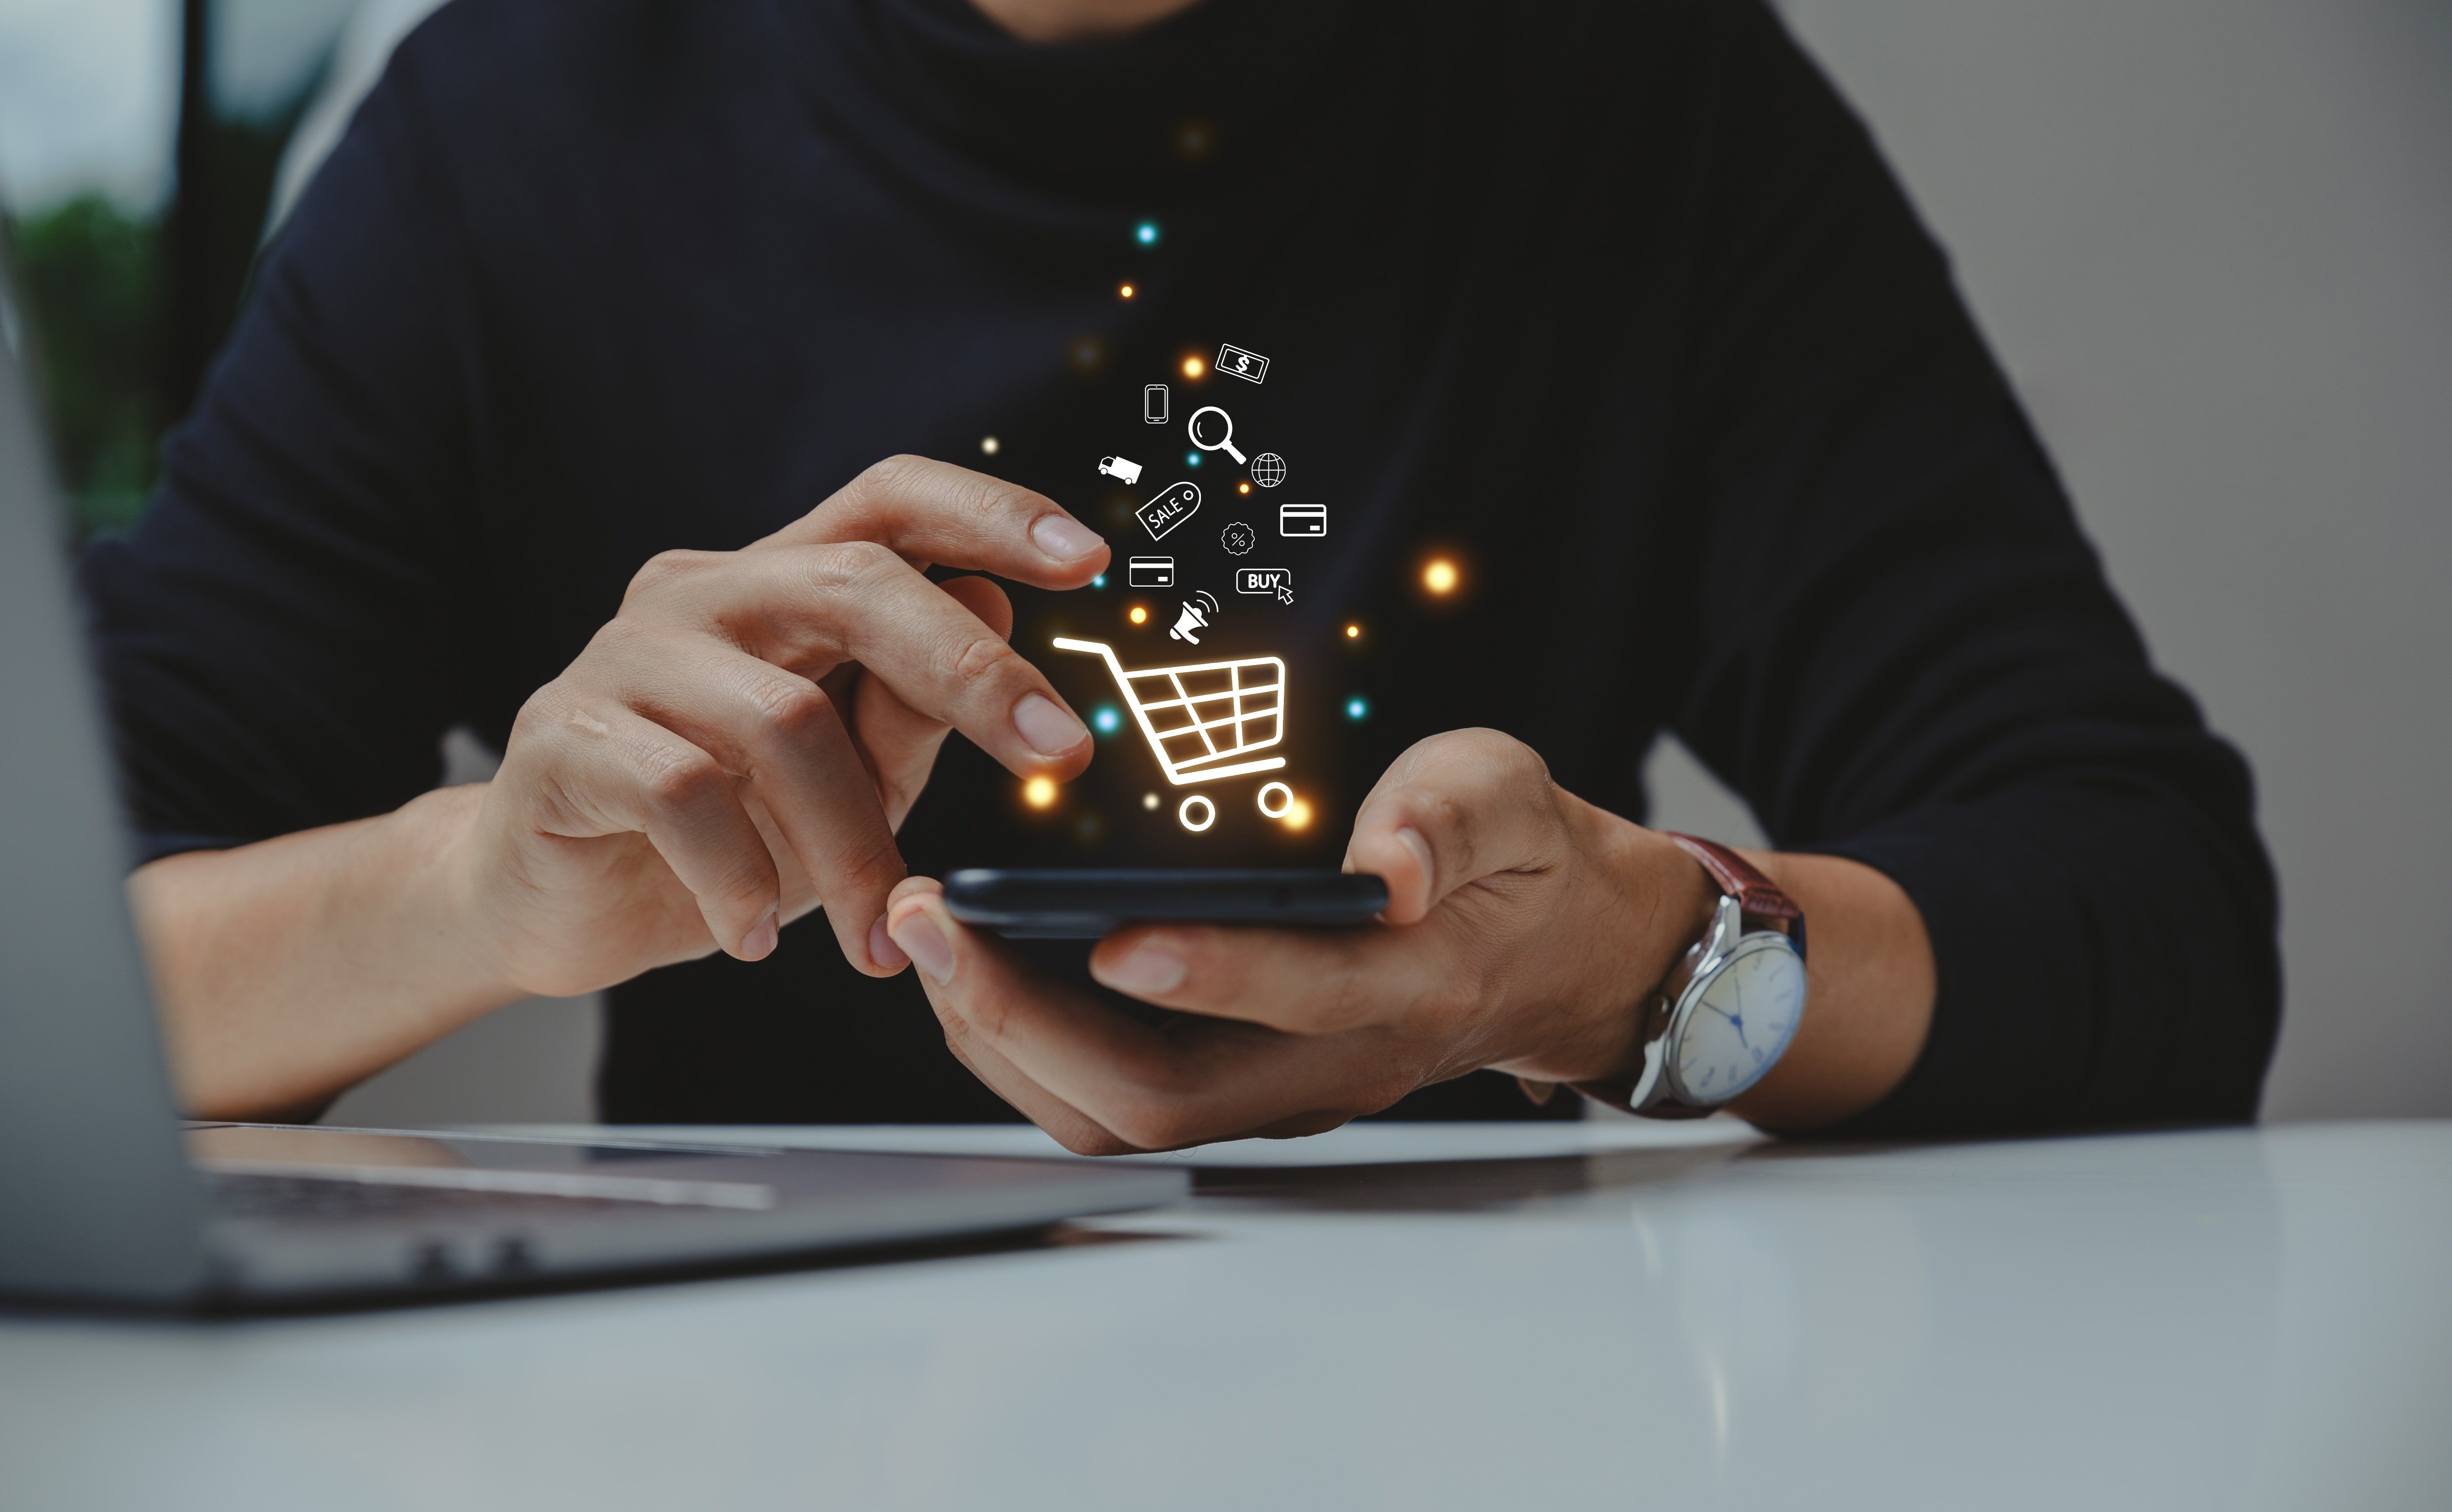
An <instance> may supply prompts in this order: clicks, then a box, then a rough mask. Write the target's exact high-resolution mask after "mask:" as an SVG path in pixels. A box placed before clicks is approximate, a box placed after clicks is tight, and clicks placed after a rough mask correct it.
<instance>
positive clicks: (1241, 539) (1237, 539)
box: [1217, 520, 1260, 556]
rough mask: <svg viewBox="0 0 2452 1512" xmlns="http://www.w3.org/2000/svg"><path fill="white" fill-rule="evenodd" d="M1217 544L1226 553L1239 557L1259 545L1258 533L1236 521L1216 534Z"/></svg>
mask: <svg viewBox="0 0 2452 1512" xmlns="http://www.w3.org/2000/svg"><path fill="white" fill-rule="evenodd" d="M1217 544H1218V545H1219V546H1222V547H1225V548H1226V549H1227V550H1228V551H1230V552H1232V553H1234V554H1235V555H1236V556H1241V555H1242V554H1243V553H1244V552H1246V551H1249V550H1250V549H1252V547H1256V546H1258V545H1259V544H1260V532H1259V531H1257V530H1255V529H1253V528H1252V527H1250V526H1248V525H1246V524H1244V523H1243V522H1242V521H1240V520H1236V521H1234V522H1232V523H1230V524H1229V525H1228V526H1227V527H1226V528H1225V529H1223V530H1220V531H1218V532H1217Z"/></svg>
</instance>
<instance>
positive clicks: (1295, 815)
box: [1285, 798, 1311, 829]
mask: <svg viewBox="0 0 2452 1512" xmlns="http://www.w3.org/2000/svg"><path fill="white" fill-rule="evenodd" d="M1285 826H1286V827H1287V828H1288V829H1309V828H1310V827H1311V805H1309V804H1307V803H1304V802H1303V801H1302V800H1301V799H1299V798H1297V799H1295V801H1294V804H1293V805H1292V806H1290V807H1288V808H1287V809H1286V817H1285Z"/></svg>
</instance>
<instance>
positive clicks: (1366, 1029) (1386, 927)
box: [887, 729, 1714, 1154]
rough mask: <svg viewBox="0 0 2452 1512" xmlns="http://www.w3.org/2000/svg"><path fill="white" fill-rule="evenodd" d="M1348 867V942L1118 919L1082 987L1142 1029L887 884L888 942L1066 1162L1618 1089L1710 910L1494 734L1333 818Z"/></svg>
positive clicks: (1315, 933)
mask: <svg viewBox="0 0 2452 1512" xmlns="http://www.w3.org/2000/svg"><path fill="white" fill-rule="evenodd" d="M1346 869H1348V870H1350V871H1360V872H1368V873H1372V874H1374V875H1376V876H1378V877H1380V878H1382V879H1383V880H1385V881H1386V883H1387V884H1388V906H1387V909H1386V910H1385V911H1384V912H1383V913H1382V914H1381V915H1380V921H1379V922H1378V923H1376V924H1374V925H1367V926H1365V927H1363V928H1360V929H1338V930H1309V929H1254V928H1234V927H1225V926H1214V925H1132V926H1130V927H1127V928H1124V929H1121V930H1118V931H1117V932H1116V933H1115V934H1112V935H1110V936H1108V937H1107V938H1106V939H1104V940H1102V941H1100V942H1099V943H1098V945H1097V948H1096V949H1095V950H1094V951H1093V952H1092V954H1091V958H1090V968H1091V974H1092V975H1093V976H1094V977H1096V978H1097V980H1098V981H1099V982H1101V983H1103V984H1105V985H1108V986H1110V987H1113V988H1115V989H1116V990H1117V991H1120V992H1123V993H1126V994H1128V995H1129V996H1132V997H1134V998H1137V999H1139V1000H1141V1001H1142V1002H1145V1003H1150V1004H1154V1005H1157V1006H1160V1007H1165V1008H1173V1009H1177V1010H1178V1012H1179V1013H1180V1015H1181V1016H1180V1017H1177V1018H1175V1019H1172V1020H1169V1021H1167V1022H1166V1023H1164V1024H1163V1025H1158V1026H1155V1027H1154V1026H1151V1025H1147V1024H1143V1023H1141V1022H1140V1021H1138V1020H1137V1019H1135V1018H1133V1017H1131V1016H1129V1015H1127V1014H1124V1013H1122V1012H1119V1011H1117V1009H1116V1008H1114V1007H1112V1006H1110V1005H1106V1004H1102V1003H1099V1002H1097V1001H1096V1000H1094V999H1093V998H1091V997H1089V996H1088V995H1086V994H1084V993H1081V992H1079V991H1077V990H1075V989H1073V988H1071V987H1068V986H1065V985H1061V984H1058V983H1056V982H1053V981H1051V980H1049V979H1048V978H1047V977H1045V976H1044V975H1042V974H1040V973H1038V972H1036V971H1034V970H1032V969H1031V968H1030V967H1029V966H1028V965H1025V964H1024V963H1023V962H1022V961H1021V960H1020V958H1019V957H1018V955H1016V954H1015V953H1014V952H1013V951H1011V950H1010V949H1008V948H1006V947H1005V946H1004V945H1003V944H1002V943H1001V942H999V941H998V940H996V939H995V938H993V937H991V936H988V935H985V934H981V933H978V932H975V931H972V930H969V929H966V928H964V927H963V926H962V925H959V924H958V923H956V922H955V921H954V919H953V917H952V916H951V915H950V914H949V913H947V912H946V910H945V905H944V899H943V896H942V893H941V891H940V889H939V886H938V885H937V884H936V883H935V882H933V881H930V880H928V879H926V878H920V877H914V878H911V879H910V880H909V881H907V882H905V883H903V884H902V885H901V886H900V887H899V888H897V889H896V891H895V893H894V896H893V899H892V901H891V903H890V904H889V905H888V912H887V928H888V931H889V932H890V933H891V934H892V935H893V937H894V939H895V942H896V943H897V944H899V945H900V946H901V947H902V949H903V951H904V952H905V953H906V954H908V955H909V956H910V957H911V959H912V960H913V962H914V963H915V964H916V965H918V967H919V969H920V981H921V983H922V985H924V986H925V987H926V989H927V993H928V999H929V1001H930V1003H932V1004H933V1005H935V1007H936V1010H937V1017H938V1018H939V1021H941V1022H942V1024H943V1025H944V1028H945V1037H946V1042H947V1043H948V1044H950V1045H951V1046H952V1047H953V1050H954V1053H955V1054H956V1055H958V1056H959V1057H960V1058H961V1059H962V1061H963V1063H964V1064H967V1065H969V1066H970V1067H971V1069H972V1070H973V1071H975V1072H977V1073H978V1074H979V1078H980V1079H981V1080H982V1081H984V1082H986V1083H987V1084H988V1085H989V1086H991V1087H993V1088H995V1090H996V1091H997V1092H998V1093H999V1094H1000V1095H1001V1096H1003V1097H1004V1098H1005V1099H1006V1100H1007V1101H1008V1102H1010V1103H1012V1104H1014V1105H1015V1106H1016V1107H1018V1108H1019V1109H1021V1111H1022V1112H1023V1113H1025V1114H1027V1115H1028V1116H1029V1117H1030V1118H1031V1119H1033V1120H1034V1121H1035V1122H1037V1123H1038V1124H1039V1125H1040V1126H1041V1127H1043V1128H1045V1129H1046V1130H1047V1131H1048V1132H1049V1133H1050V1134H1053V1135H1054V1136H1055V1137H1056V1138H1057V1139H1058V1141H1060V1142H1061V1143H1062V1144H1064V1145H1065V1146H1066V1147H1067V1148H1069V1149H1073V1150H1077V1151H1079V1152H1081V1153H1083V1154H1120V1153H1124V1152H1127V1151H1131V1150H1148V1149H1172V1148H1177V1147H1179V1146H1182V1145H1187V1144H1203V1143H1206V1142H1209V1141H1212V1140H1222V1139H1236V1138H1245V1137H1252V1136H1268V1137H1292V1136H1295V1135H1302V1134H1315V1133H1318V1132H1320V1131H1322V1130H1325V1129H1331V1128H1335V1126H1337V1125H1338V1124H1343V1123H1345V1122H1346V1121H1347V1120H1349V1119H1353V1118H1355V1117H1358V1116H1360V1115H1362V1114H1365V1113H1373V1112H1376V1111H1378V1110H1379V1109H1381V1108H1384V1107H1386V1106H1388V1105H1389V1104H1393V1103H1394V1102H1395V1101H1396V1100H1397V1099H1399V1098H1401V1097H1403V1096H1404V1095H1405V1094H1407V1093H1408V1092H1411V1091H1413V1090H1414V1089H1415V1088H1417V1087H1422V1086H1428V1085H1430V1084H1433V1083H1435V1082H1444V1081H1447V1080H1449V1079H1450V1078H1453V1077H1457V1076H1462V1075H1464V1074H1465V1073H1467V1072H1469V1071H1473V1070H1477V1069H1480V1068H1482V1067H1485V1066H1489V1067H1494V1068H1496V1069H1498V1070H1501V1071H1505V1072H1508V1073H1511V1074H1513V1075H1515V1076H1519V1077H1522V1078H1524V1079H1525V1080H1526V1081H1527V1082H1528V1083H1533V1084H1539V1083H1555V1082H1578V1081H1612V1080H1626V1079H1628V1078H1630V1077H1631V1073H1632V1070H1633V1068H1634V1066H1635V1065H1636V1064H1638V1063H1639V1060H1640V1047H1639V1045H1638V1044H1637V1043H1636V1035H1637V1024H1638V1019H1639V1017H1640V1014H1639V1012H1638V1008H1639V1005H1641V1004H1642V1003H1643V1002H1644V1001H1645V1000H1646V999H1648V997H1649V996H1650V994H1651V992H1652V990H1653V989H1654V987H1655V986H1656V985H1658V983H1659V982H1660V981H1661V979H1662V978H1664V977H1665V976H1667V975H1668V972H1669V968H1670V966H1671V965H1672V964H1673V962H1674V961H1675V958H1676V956H1677V955H1678V953H1679V952H1681V951H1683V950H1684V949H1685V948H1686V946H1687V945H1690V944H1691V942H1692V941H1693V940H1695V939H1696V938H1697V937H1698V936H1699V935H1700V934H1701V933H1702V930H1703V928H1704V926H1705V925H1706V924H1707V923H1708V921H1709V919H1710V910H1711V905H1712V900H1713V896H1714V889H1713V888H1712V887H1711V885H1710V883H1709V881H1708V879H1707V878H1706V877H1705V875H1704V873H1703V871H1702V869H1701V868H1700V867H1699V866H1697V865H1694V863H1693V862H1692V861H1691V860H1690V859H1688V858H1687V857H1686V856H1685V854H1684V853H1683V852H1681V851H1679V850H1678V849H1677V848H1676V847H1675V846H1672V845H1671V844H1670V843H1669V841H1667V840H1666V839H1664V838H1663V837H1661V836H1660V835H1657V834H1655V833H1653V832H1652V831H1651V830H1648V829H1645V828H1643V827H1641V826H1637V825H1634V824H1631V823H1629V822H1628V821H1626V820H1624V819H1621V818H1618V817H1617V816H1616V815H1614V814H1611V813H1609V812H1607V811H1605V810H1602V809H1599V808H1596V807H1594V806H1592V805H1590V804H1587V803H1585V802H1584V801H1583V800H1581V799H1579V798H1577V797H1575V796H1574V795H1573V794H1572V793H1570V792H1567V791H1566V790H1565V789H1563V788H1561V787H1559V786H1557V785H1556V784H1555V783H1553V782H1552V781H1551V779H1550V773H1549V769H1548V767H1547V766H1544V765H1543V764H1542V761H1541V759H1540V758H1539V757H1538V756H1537V755H1535V754H1534V753H1533V752H1532V749H1531V748H1530V747H1529V746H1525V745H1523V744H1522V743H1521V742H1519V741H1516V740H1513V739H1511V738H1510V737H1508V736H1505V735H1502V734H1499V733H1498V732H1496V731H1494V730H1486V729H1471V730H1457V731H1453V732H1451V733H1448V734H1445V735H1439V736H1434V737H1433V738H1432V739H1429V740H1426V741H1423V742H1422V743H1420V744H1419V745H1417V746H1414V747H1413V748H1412V749H1411V750H1409V751H1407V752H1406V753H1405V754H1404V755H1403V756H1401V757H1399V758H1398V759H1397V761H1396V763H1395V765H1394V766H1391V767H1390V768H1389V769H1388V772H1387V774H1386V775H1385V776H1383V777H1381V778H1380V780H1379V783H1378V786H1375V787H1374V788H1373V789H1372V792H1371V795H1370V796H1369V797H1368V798H1367V799H1365V800H1364V802H1363V805H1362V807H1361V810H1360V812H1359V813H1358V814H1357V815H1356V816H1355V826H1354V838H1353V841H1352V843H1351V845H1350V846H1348V847H1347V851H1346Z"/></svg>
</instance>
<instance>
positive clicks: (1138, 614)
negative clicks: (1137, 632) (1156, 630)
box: [1126, 604, 1149, 625]
mask: <svg viewBox="0 0 2452 1512" xmlns="http://www.w3.org/2000/svg"><path fill="white" fill-rule="evenodd" d="M1126 618H1128V619H1130V620H1131V621H1132V622H1133V623H1134V624H1135V625H1147V624H1148V623H1149V610H1147V609H1145V608H1142V607H1140V606H1139V605H1137V604H1136V605H1134V606H1133V612H1132V613H1131V614H1130V615H1128V616H1126Z"/></svg>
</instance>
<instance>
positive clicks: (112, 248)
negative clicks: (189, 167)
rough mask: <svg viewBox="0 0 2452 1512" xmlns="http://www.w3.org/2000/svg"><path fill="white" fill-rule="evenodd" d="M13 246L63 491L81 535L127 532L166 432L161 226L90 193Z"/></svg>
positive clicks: (31, 223)
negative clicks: (161, 400) (161, 377)
mask: <svg viewBox="0 0 2452 1512" xmlns="http://www.w3.org/2000/svg"><path fill="white" fill-rule="evenodd" d="M13 241H14V244H15V246H14V258H15V264H16V272H17V283H18V288H19V292H20V295H21V297H22V299H23V302H24V308H25V312H26V320H27V323H28V325H29V326H30V327H31V328H32V329H31V335H32V338H33V341H32V345H33V350H34V355H35V362H36V365H37V368H38V370H39V372H40V375H41V379H42V386H43V391H44V394H45V396H46V398H47V400H48V402H49V410H50V421H51V448H52V457H53V462H54V465H55V466H56V467H57V468H58V469H59V474H60V479H59V481H60V487H62V488H63V489H64V490H65V491H66V492H67V494H68V496H69V507H70V508H71V510H72V512H73V514H74V516H75V520H76V525H77V528H78V530H79V532H80V533H83V532H87V531H91V530H96V529H112V528H118V527H125V526H127V525H128V524H129V523H130V522H132V521H134V520H135V518H136V516H137V515H138V514H139V513H141V512H143V510H144V507H145V500H146V496H147V495H148V493H149V492H150V491H151V490H152V487H153V475H154V471H155V467H156V453H157V451H158V440H159V437H160V434H161V429H162V421H161V416H160V413H159V405H158V403H157V400H156V394H157V392H158V388H159V385H158V382H157V374H158V372H159V369H160V352H161V340H160V330H161V304H162V299H161V277H160V264H161V256H160V247H161V232H160V228H159V225H158V223H157V222H156V221H155V220H154V219H153V218H151V217H149V216H135V215H130V214H129V213H128V212H127V211H125V210H123V209H120V208H119V207H118V206H116V205H113V204H112V203H111V202H110V201H109V200H108V199H105V198H103V197H102V196H100V195H91V194H89V195H82V196H80V197H78V198H76V199H72V200H69V201H68V202H67V203H65V204H62V205H59V206H56V207H54V208H52V209H48V210H45V211H42V212H41V213H39V214H36V215H31V216H29V217H27V218H26V219H24V220H21V221H19V222H18V223H17V224H16V226H15V228H14V236H13Z"/></svg>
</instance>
